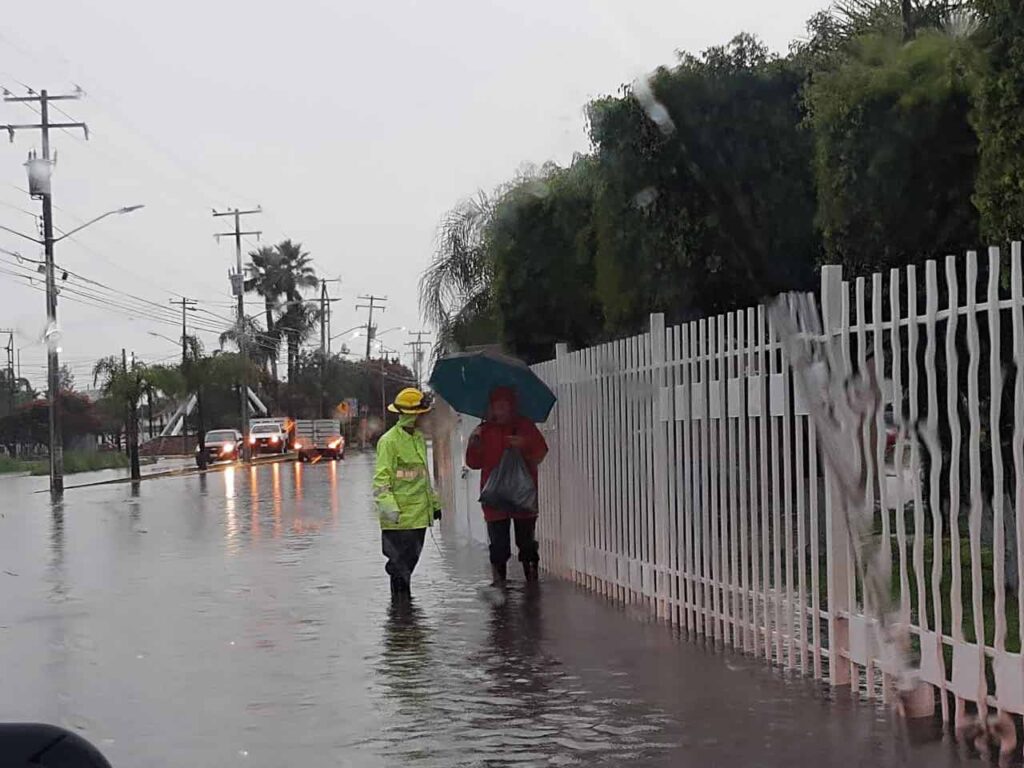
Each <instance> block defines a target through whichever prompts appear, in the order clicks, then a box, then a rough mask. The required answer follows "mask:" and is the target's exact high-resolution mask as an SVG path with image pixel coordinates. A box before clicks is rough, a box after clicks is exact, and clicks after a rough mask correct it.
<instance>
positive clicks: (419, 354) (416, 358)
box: [405, 331, 430, 389]
mask: <svg viewBox="0 0 1024 768" xmlns="http://www.w3.org/2000/svg"><path fill="white" fill-rule="evenodd" d="M429 333H430V331H409V335H410V336H415V337H416V341H408V342H406V344H405V346H407V347H412V368H413V375H414V376H415V377H416V388H417V389H423V347H429V346H430V342H429V341H424V340H423V337H424V336H426V335H428V334H429Z"/></svg>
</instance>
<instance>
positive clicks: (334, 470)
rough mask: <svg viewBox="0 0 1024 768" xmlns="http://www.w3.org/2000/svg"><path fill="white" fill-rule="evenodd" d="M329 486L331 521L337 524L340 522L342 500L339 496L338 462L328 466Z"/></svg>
mask: <svg viewBox="0 0 1024 768" xmlns="http://www.w3.org/2000/svg"><path fill="white" fill-rule="evenodd" d="M327 467H328V468H327V472H328V474H327V485H328V487H329V488H330V496H329V499H330V502H331V519H332V520H334V521H335V522H337V520H338V506H339V504H340V499H339V496H338V462H336V461H332V462H331V463H330V464H328V465H327Z"/></svg>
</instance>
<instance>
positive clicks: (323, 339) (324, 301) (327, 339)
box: [320, 277, 341, 419]
mask: <svg viewBox="0 0 1024 768" xmlns="http://www.w3.org/2000/svg"><path fill="white" fill-rule="evenodd" d="M340 282H341V280H338V279H334V280H328V279H327V278H323V277H322V278H320V418H321V419H322V418H324V415H325V414H324V412H325V411H326V410H327V404H326V403H325V402H324V399H325V396H326V392H325V390H326V385H325V382H324V376H325V375H326V370H327V356H328V355H329V354H330V353H331V302H334V301H337V299H332V298H331V296H330V294H329V293H328V292H327V284H328V283H340Z"/></svg>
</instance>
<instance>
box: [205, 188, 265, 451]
mask: <svg viewBox="0 0 1024 768" xmlns="http://www.w3.org/2000/svg"><path fill="white" fill-rule="evenodd" d="M257 213H263V209H262V208H260V207H258V206H257V207H256V208H253V209H252V210H249V211H240V210H238V209H237V208H233V209H231V210H228V211H220V212H218V211H216V210H214V212H213V215H214V216H215V217H217V216H233V217H234V219H235V230H234V231H233V232H218V233H217V234H215V235H214V237H215V238H217V241H218V242H220V239H221V238H222V237H233V238H234V239H235V273H234V274H230V273H229V278H230V279H231V292H232V293H233V294H234V295H235V296H236V297H237V298H238V349H239V351H240V352H241V355H242V383H241V385H240V386H239V388H238V389H239V394H240V398H239V399H240V400H241V405H240V408H241V411H242V438H243V439H242V458H243V459H246V460H247V459H248V458H249V350H248V349H247V345H246V343H245V273H244V272H243V271H242V238H243V237H245V236H247V235H254V236H255V237H256V239H257V240H258V239H259V237H260V235H261V234H263V233H262V232H259V231H252V232H243V231H242V217H243V216H251V215H253V214H257Z"/></svg>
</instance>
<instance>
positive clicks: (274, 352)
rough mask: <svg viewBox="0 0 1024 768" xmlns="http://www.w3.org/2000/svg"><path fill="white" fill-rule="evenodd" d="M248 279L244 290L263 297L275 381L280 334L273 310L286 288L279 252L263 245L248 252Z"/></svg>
mask: <svg viewBox="0 0 1024 768" xmlns="http://www.w3.org/2000/svg"><path fill="white" fill-rule="evenodd" d="M248 272H249V279H248V280H246V281H245V290H246V291H255V292H256V293H257V294H258V295H260V296H262V297H263V308H264V314H265V317H266V324H267V327H266V334H265V335H266V339H265V340H266V342H267V343H268V344H270V347H271V348H270V349H268V350H267V351H268V357H269V363H270V370H271V376H272V378H273V380H274V381H277V378H278V376H277V356H278V345H279V344H280V341H281V339H280V336H279V335H278V334H276V333H275V323H274V312H275V311H276V309H277V303H278V300H279V299H280V298H281V296H283V295H284V293H285V290H286V281H285V276H286V272H285V270H284V269H283V267H282V260H281V256H280V253H279V252H278V250H277V249H276V248H271V247H269V246H264V247H262V248H258V249H256V250H254V251H251V252H250V253H249V264H248Z"/></svg>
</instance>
